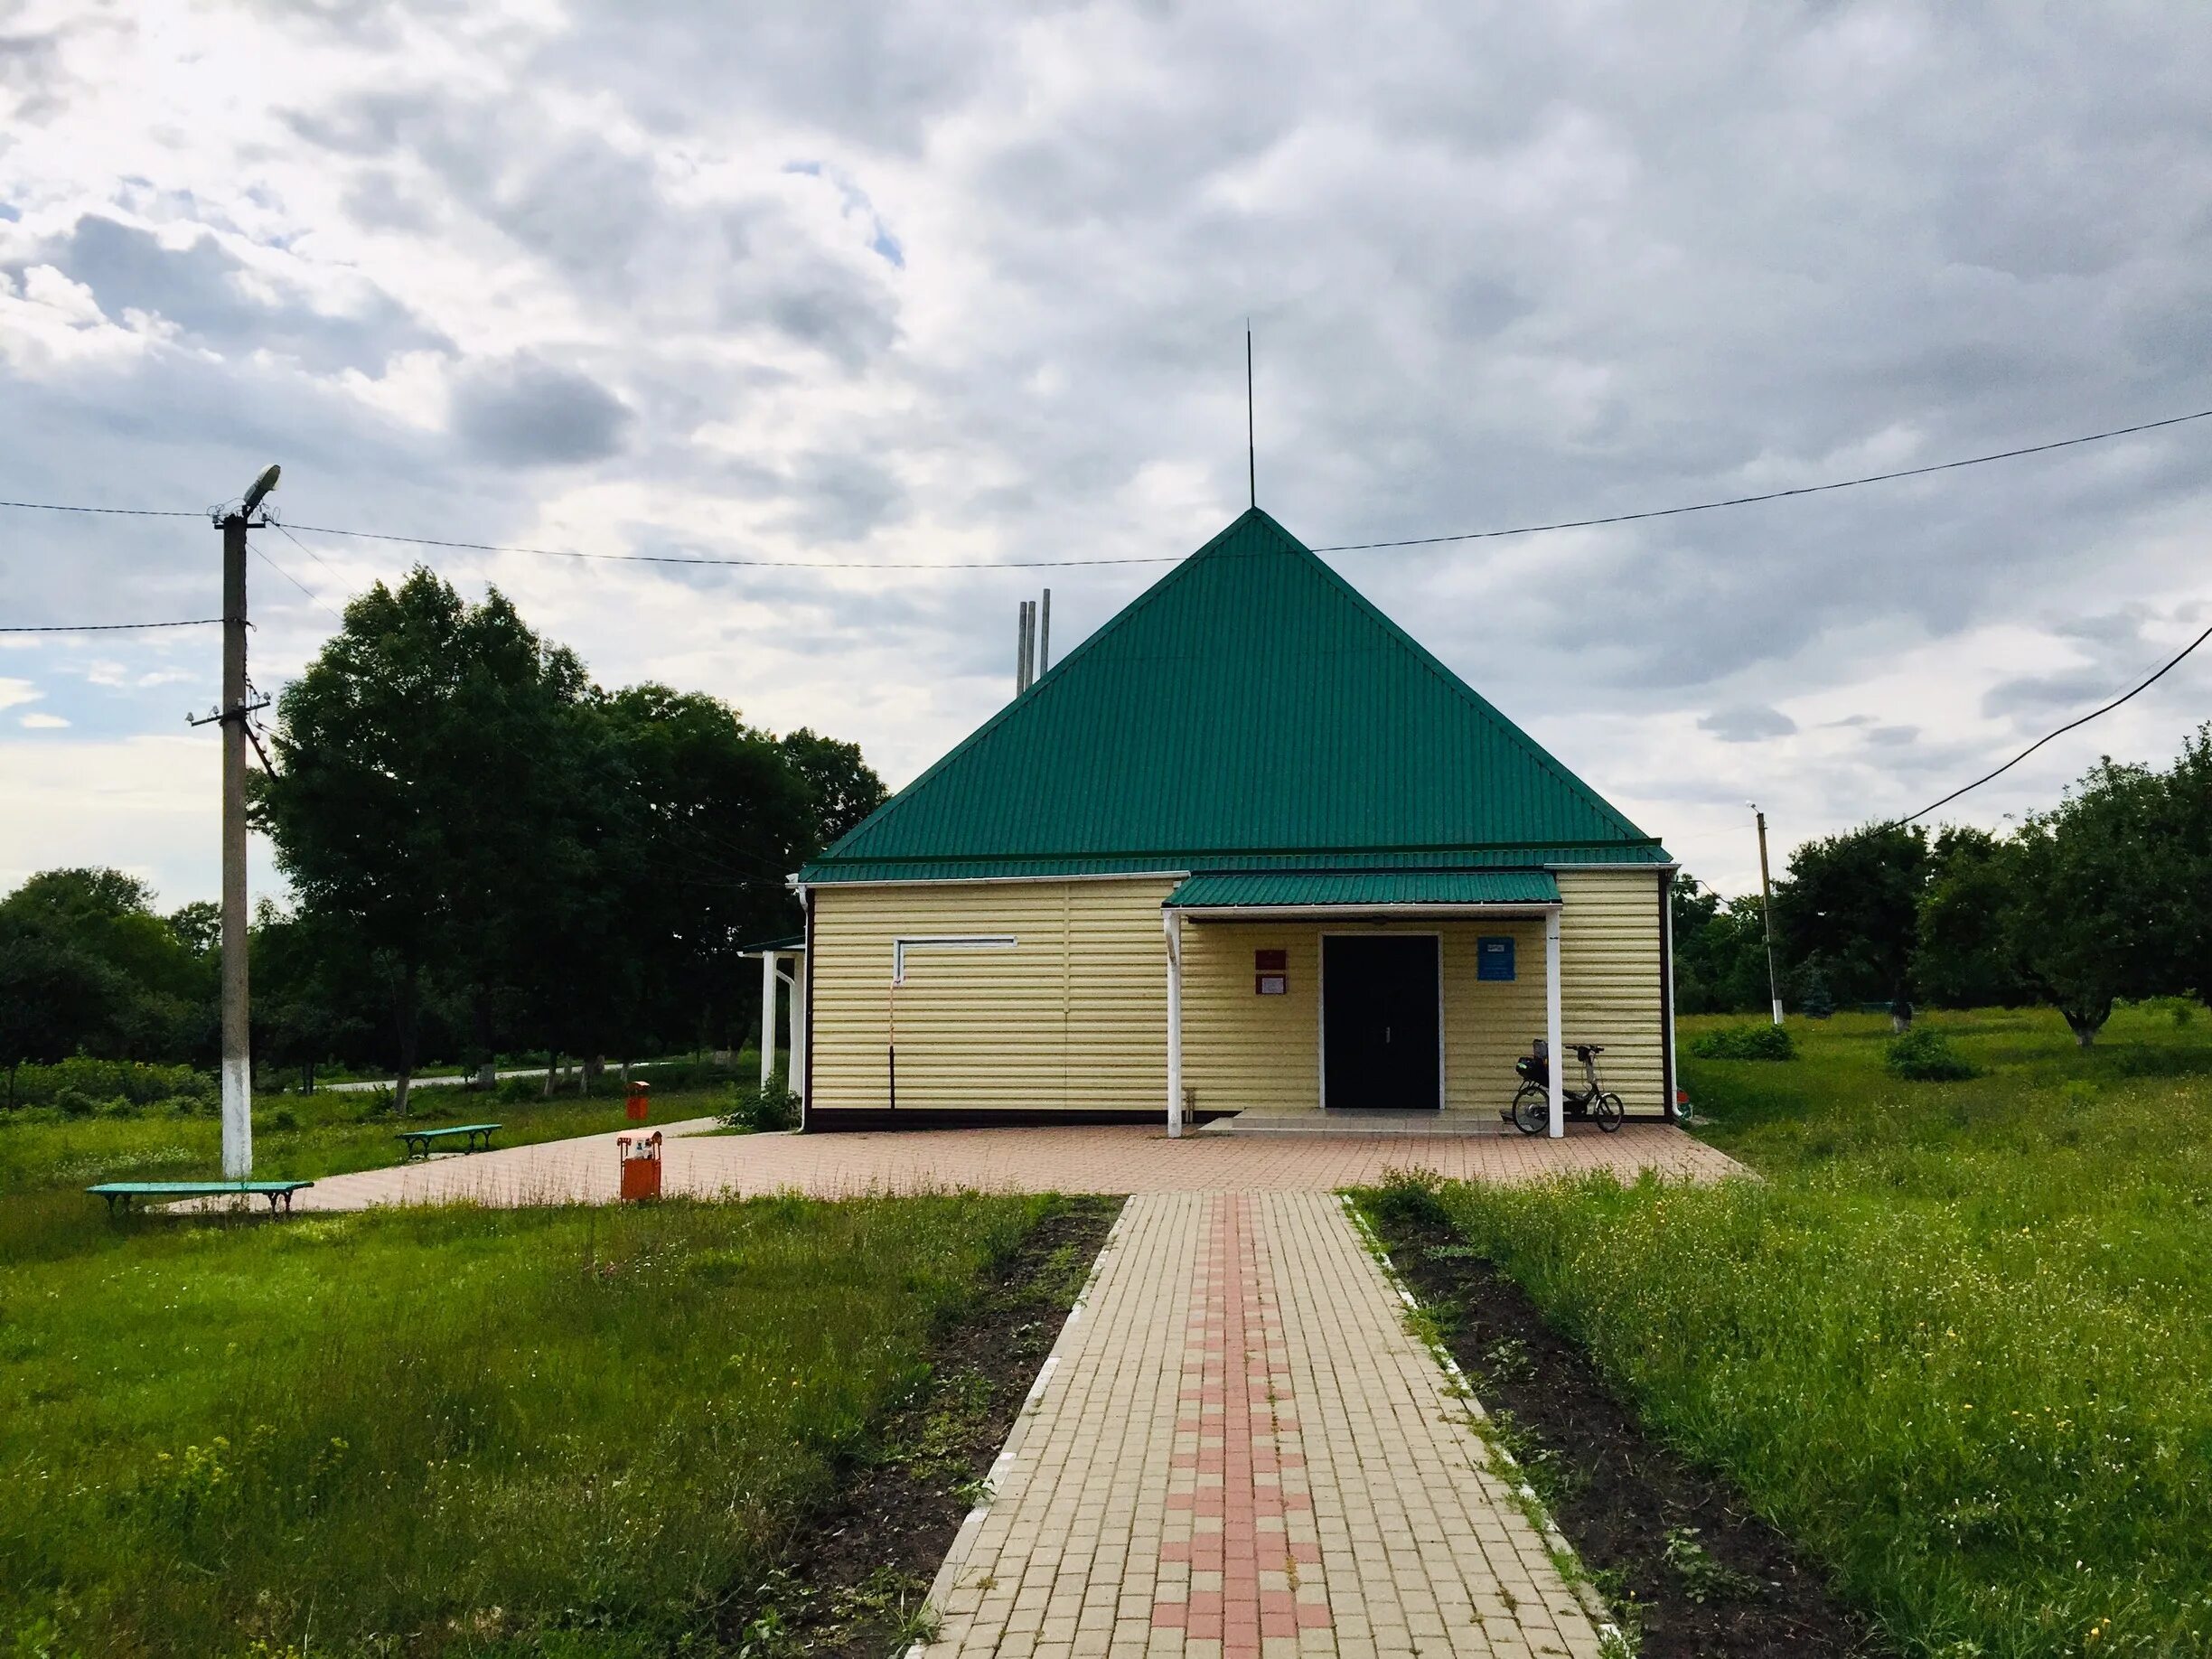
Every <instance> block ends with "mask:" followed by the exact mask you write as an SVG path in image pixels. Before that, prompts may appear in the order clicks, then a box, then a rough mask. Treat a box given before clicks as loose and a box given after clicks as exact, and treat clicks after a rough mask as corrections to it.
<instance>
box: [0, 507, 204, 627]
mask: <svg viewBox="0 0 2212 1659" xmlns="http://www.w3.org/2000/svg"><path fill="white" fill-rule="evenodd" d="M0 507H20V508H22V509H23V511H26V512H103V513H108V514H110V515H112V516H114V517H116V518H121V519H201V518H205V517H206V516H207V515H206V514H205V513H204V512H197V511H186V510H185V509H183V508H181V507H79V506H75V505H72V504H71V503H70V502H68V501H0ZM216 620H217V621H218V622H220V621H221V620H222V619H221V618H220V617H218V618H217V619H216Z"/></svg>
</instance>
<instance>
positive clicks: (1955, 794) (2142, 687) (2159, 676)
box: [1882, 628, 2212, 829]
mask: <svg viewBox="0 0 2212 1659" xmlns="http://www.w3.org/2000/svg"><path fill="white" fill-rule="evenodd" d="M2207 640H2212V628H2207V629H2206V630H2205V631H2204V632H2203V633H2200V634H2198V636H2197V637H2196V638H2195V639H2193V640H2191V641H2190V642H2189V643H2188V644H2186V645H2184V646H2183V647H2182V648H2181V649H2180V651H2179V652H2177V653H2176V654H2175V655H2174V656H2173V657H2172V658H2171V659H2170V660H2169V661H2167V663H2166V665H2165V667H2163V668H2161V669H2160V670H2158V672H2157V673H2155V674H2153V675H2151V678H2150V679H2148V680H2143V681H2142V683H2141V684H2139V685H2137V686H2135V687H2133V688H2132V689H2130V690H2126V691H2123V692H2122V693H2121V694H2120V695H2119V696H2118V697H2115V698H2113V700H2112V701H2111V702H2109V703H2107V704H2105V705H2104V707H2103V708H2092V709H2091V710H2090V711H2089V712H2088V713H2087V714H2085V715H2084V716H2082V717H2081V718H2080V719H2078V720H2069V721H2067V723H2066V724H2065V725H2064V726H2060V727H2059V728H2058V729H2057V731H2055V732H2046V733H2045V734H2044V735H2043V736H2040V737H2039V738H2037V739H2036V740H2035V741H2034V742H2033V743H2031V744H2029V745H2028V746H2027V747H2026V748H2024V749H2022V750H2021V751H2020V753H2019V754H2018V755H2014V756H2013V757H2012V758H2011V759H2010V760H2009V761H2007V762H2005V764H2003V765H2001V766H2000V767H1998V768H1997V770H1996V771H1994V772H1987V773H1982V776H1980V777H1978V778H1976V779H1975V780H1974V781H1973V783H1968V784H1966V785H1964V787H1962V788H1959V789H1954V790H1953V791H1952V792H1950V793H1949V794H1947V795H1945V797H1944V798H1943V799H1942V800H1941V801H1930V802H1929V803H1928V804H1927V805H1926V806H1924V807H1922V808H1921V809H1920V810H1919V811H1917V812H1915V813H1913V814H1912V815H1911V817H1909V818H1900V819H1898V820H1894V821H1893V822H1890V823H1887V824H1884V825H1883V826H1882V828H1883V829H1902V828H1903V827H1904V826H1905V825H1907V824H1909V823H1913V822H1915V821H1917V820H1919V819H1923V818H1926V816H1927V815H1928V814H1929V813H1930V812H1933V811H1935V809H1936V808H1938V807H1945V806H1949V805H1950V804H1951V803H1952V802H1953V801H1956V800H1957V799H1958V798H1959V797H1960V796H1961V795H1963V794H1964V793H1966V792H1967V791H1968V790H1975V789H1980V788H1981V787H1982V785H1983V784H1984V783H1988V782H1989V781H1990V780H1991V779H1992V778H1998V777H2002V776H2003V775H2004V774H2005V773H2008V772H2010V771H2011V770H2012V768H2013V767H2015V766H2017V765H2019V764H2020V762H2022V761H2024V760H2026V759H2027V758H2028V757H2029V755H2033V754H2034V753H2035V752H2036V751H2037V750H2038V749H2039V748H2041V747H2042V746H2043V745H2045V744H2047V743H2048V742H2050V741H2051V739H2052V738H2054V737H2063V736H2066V735H2067V733H2068V732H2071V731H2078V730H2079V729H2080V728H2081V727H2083V726H2086V725H2088V724H2089V722H2090V721H2092V720H2094V719H2095V718H2096V717H2098V716H2099V715H2106V714H2110V713H2111V712H2112V711H2113V710H2114V709H2115V708H2119V707H2120V705H2121V704H2123V703H2124V702H2126V701H2127V700H2128V699H2129V698H2132V697H2134V696H2135V695H2137V693H2139V692H2142V691H2147V690H2149V689H2151V687H2152V686H2154V685H2156V684H2157V683H2158V682H2159V681H2160V680H2163V679H2165V678H2166V676H2167V675H2168V674H2169V673H2170V672H2171V671H2172V670H2174V669H2176V668H2178V667H2179V665H2180V662H2181V660H2182V658H2184V657H2186V656H2188V655H2189V652H2191V651H2195V650H2196V649H2197V648H2198V646H2199V645H2201V644H2203V643H2204V642H2206V641H2207Z"/></svg>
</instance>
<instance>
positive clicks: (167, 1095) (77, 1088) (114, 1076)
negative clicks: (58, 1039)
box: [15, 1054, 222, 1106]
mask: <svg viewBox="0 0 2212 1659" xmlns="http://www.w3.org/2000/svg"><path fill="white" fill-rule="evenodd" d="M65 1091H66V1092H73V1093H76V1094H80V1095H85V1096H89V1097H90V1098H91V1099H92V1100H95V1101H112V1100H117V1099H121V1100H125V1101H129V1102H130V1103H131V1104H132V1105H134V1106H149V1105H153V1104H154V1103H155V1102H156V1101H172V1100H174V1099H176V1098H177V1097H179V1096H184V1097H188V1098H190V1099H192V1100H199V1101H206V1102H207V1103H208V1104H209V1105H211V1106H212V1105H214V1104H215V1103H216V1102H217V1101H220V1099H221V1093H222V1091H221V1087H220V1084H218V1083H216V1081H215V1077H214V1074H213V1073H209V1072H195V1071H194V1070H192V1067H191V1066H189V1065H149V1064H146V1063H145V1062H144V1061H139V1060H93V1059H89V1058H87V1057H85V1056H84V1055H82V1054H80V1055H78V1056H76V1057H75V1058H73V1059H69V1060H62V1061H59V1062H57V1063H56V1064H52V1065H26V1066H23V1067H21V1068H20V1069H19V1070H18V1071H17V1072H16V1073H15V1103H16V1104H17V1105H19V1106H59V1105H61V1098H60V1097H61V1094H62V1093H63V1092H65Z"/></svg>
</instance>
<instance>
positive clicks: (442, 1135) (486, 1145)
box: [394, 1123, 501, 1158]
mask: <svg viewBox="0 0 2212 1659" xmlns="http://www.w3.org/2000/svg"><path fill="white" fill-rule="evenodd" d="M500 1127H501V1125H499V1124H497V1123H456V1124H455V1125H454V1126H453V1127H452V1128H451V1129H401V1130H400V1131H399V1132H398V1135H397V1136H395V1137H394V1139H398V1140H403V1141H405V1142H406V1143H407V1155H408V1157H409V1158H428V1157H429V1156H430V1143H431V1142H432V1141H434V1140H448V1139H452V1138H453V1137H454V1136H455V1135H459V1136H461V1137H462V1138H463V1139H462V1147H461V1149H462V1151H464V1152H473V1151H475V1150H476V1149H477V1148H478V1147H479V1145H481V1146H482V1148H483V1150H484V1151H486V1152H489V1151H490V1150H491V1149H492V1131H493V1130H495V1129H499V1128H500Z"/></svg>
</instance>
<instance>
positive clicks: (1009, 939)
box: [891, 933, 1020, 985]
mask: <svg viewBox="0 0 2212 1659" xmlns="http://www.w3.org/2000/svg"><path fill="white" fill-rule="evenodd" d="M1019 943H1020V941H1019V940H1017V938H1015V936H1014V935H1013V934H1011V933H908V934H903V935H901V936H900V937H898V938H896V939H894V940H893V941H892V942H891V983H892V984H894V985H904V984H905V983H906V952H907V951H924V950H926V951H1011V950H1012V949H1014V947H1015V946H1016V945H1017V944H1019Z"/></svg>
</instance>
